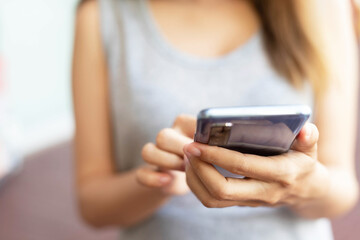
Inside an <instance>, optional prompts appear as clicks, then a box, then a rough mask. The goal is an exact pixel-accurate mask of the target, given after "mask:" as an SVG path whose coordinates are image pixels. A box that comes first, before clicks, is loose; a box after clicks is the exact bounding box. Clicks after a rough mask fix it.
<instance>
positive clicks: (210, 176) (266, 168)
mask: <svg viewBox="0 0 360 240" xmlns="http://www.w3.org/2000/svg"><path fill="white" fill-rule="evenodd" d="M298 2H299V6H298V7H301V8H302V9H301V10H302V14H304V17H303V19H304V20H305V21H307V22H306V25H307V29H308V30H309V31H310V35H311V36H313V37H314V39H313V41H314V43H315V44H316V45H317V46H318V47H320V48H321V49H322V50H323V54H324V61H325V62H324V63H325V66H326V68H327V69H328V70H329V87H328V88H326V89H325V93H324V95H323V96H321V98H320V99H319V100H318V102H317V106H316V109H315V123H316V125H317V127H318V128H317V127H316V126H315V125H312V124H307V125H305V127H304V128H303V129H302V130H301V132H300V134H299V136H298V137H297V139H296V141H295V144H294V145H293V149H292V151H289V152H288V153H286V154H282V155H278V156H272V157H261V156H256V155H251V154H242V153H239V152H235V151H231V150H227V149H224V148H219V147H214V146H208V145H204V144H199V143H192V144H189V145H187V146H186V147H185V148H184V151H185V154H186V155H187V159H188V161H186V163H187V164H186V173H187V175H186V176H187V182H188V185H189V187H190V189H191V190H192V191H193V192H194V193H195V195H196V196H197V197H198V198H199V199H200V201H201V202H202V203H203V204H204V205H205V206H207V207H228V206H279V205H285V206H288V207H290V208H291V209H293V210H294V211H295V212H296V213H298V214H299V215H301V216H304V217H307V218H320V217H335V216H338V215H341V214H343V213H345V212H347V211H349V210H350V209H351V208H352V207H353V206H354V204H355V203H356V201H357V198H358V194H359V191H358V182H357V180H356V176H355V166H354V165H355V158H354V155H355V133H356V115H357V114H356V113H357V90H358V72H357V71H358V56H357V55H358V50H357V46H356V45H357V44H356V40H355V34H354V32H353V26H352V23H351V9H350V1H342V0H328V1H312V0H299V1H298ZM318 129H319V132H320V136H319V132H318ZM211 164H216V165H218V166H220V167H222V168H224V169H226V170H228V171H230V172H232V173H235V174H240V175H243V176H247V177H249V178H248V179H233V178H228V179H226V178H224V177H223V176H222V175H220V173H219V172H217V171H216V169H215V168H214V167H213V166H212V165H211Z"/></svg>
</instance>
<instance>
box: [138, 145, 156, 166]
mask: <svg viewBox="0 0 360 240" xmlns="http://www.w3.org/2000/svg"><path fill="white" fill-rule="evenodd" d="M153 148H154V146H153V144H152V143H147V144H145V145H144V147H143V148H142V150H141V156H142V158H143V159H144V160H145V161H146V162H148V159H149V156H150V155H151V153H152V151H153Z"/></svg>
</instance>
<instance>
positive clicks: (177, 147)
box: [156, 128, 193, 157]
mask: <svg viewBox="0 0 360 240" xmlns="http://www.w3.org/2000/svg"><path fill="white" fill-rule="evenodd" d="M192 141H193V139H192V138H189V137H186V136H184V135H183V134H181V133H179V132H178V131H176V130H175V129H172V128H165V129H163V130H161V131H160V132H159V133H158V135H157V137H156V146H157V147H158V148H159V149H161V150H164V151H167V152H171V153H175V154H177V155H179V156H181V157H183V155H184V152H183V147H184V145H185V144H188V143H191V142H192Z"/></svg>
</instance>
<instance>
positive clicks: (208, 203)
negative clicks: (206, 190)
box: [201, 199, 217, 208]
mask: <svg viewBox="0 0 360 240" xmlns="http://www.w3.org/2000/svg"><path fill="white" fill-rule="evenodd" d="M201 203H202V204H203V205H204V206H205V207H206V208H216V207H217V203H216V201H214V200H212V199H203V200H201Z"/></svg>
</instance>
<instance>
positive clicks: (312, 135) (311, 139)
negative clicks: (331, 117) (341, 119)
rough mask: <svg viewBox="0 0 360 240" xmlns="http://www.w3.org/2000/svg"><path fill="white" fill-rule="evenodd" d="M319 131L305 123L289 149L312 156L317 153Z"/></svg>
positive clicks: (312, 125) (310, 124)
mask: <svg viewBox="0 0 360 240" xmlns="http://www.w3.org/2000/svg"><path fill="white" fill-rule="evenodd" d="M318 139H319V131H318V129H317V127H316V126H315V125H314V124H312V123H306V124H305V125H304V127H303V128H302V129H301V131H300V133H299V134H298V136H297V137H296V139H295V141H294V143H293V145H292V147H291V149H293V150H295V151H299V152H303V153H305V154H307V155H310V156H313V155H314V154H316V152H317V141H318Z"/></svg>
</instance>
